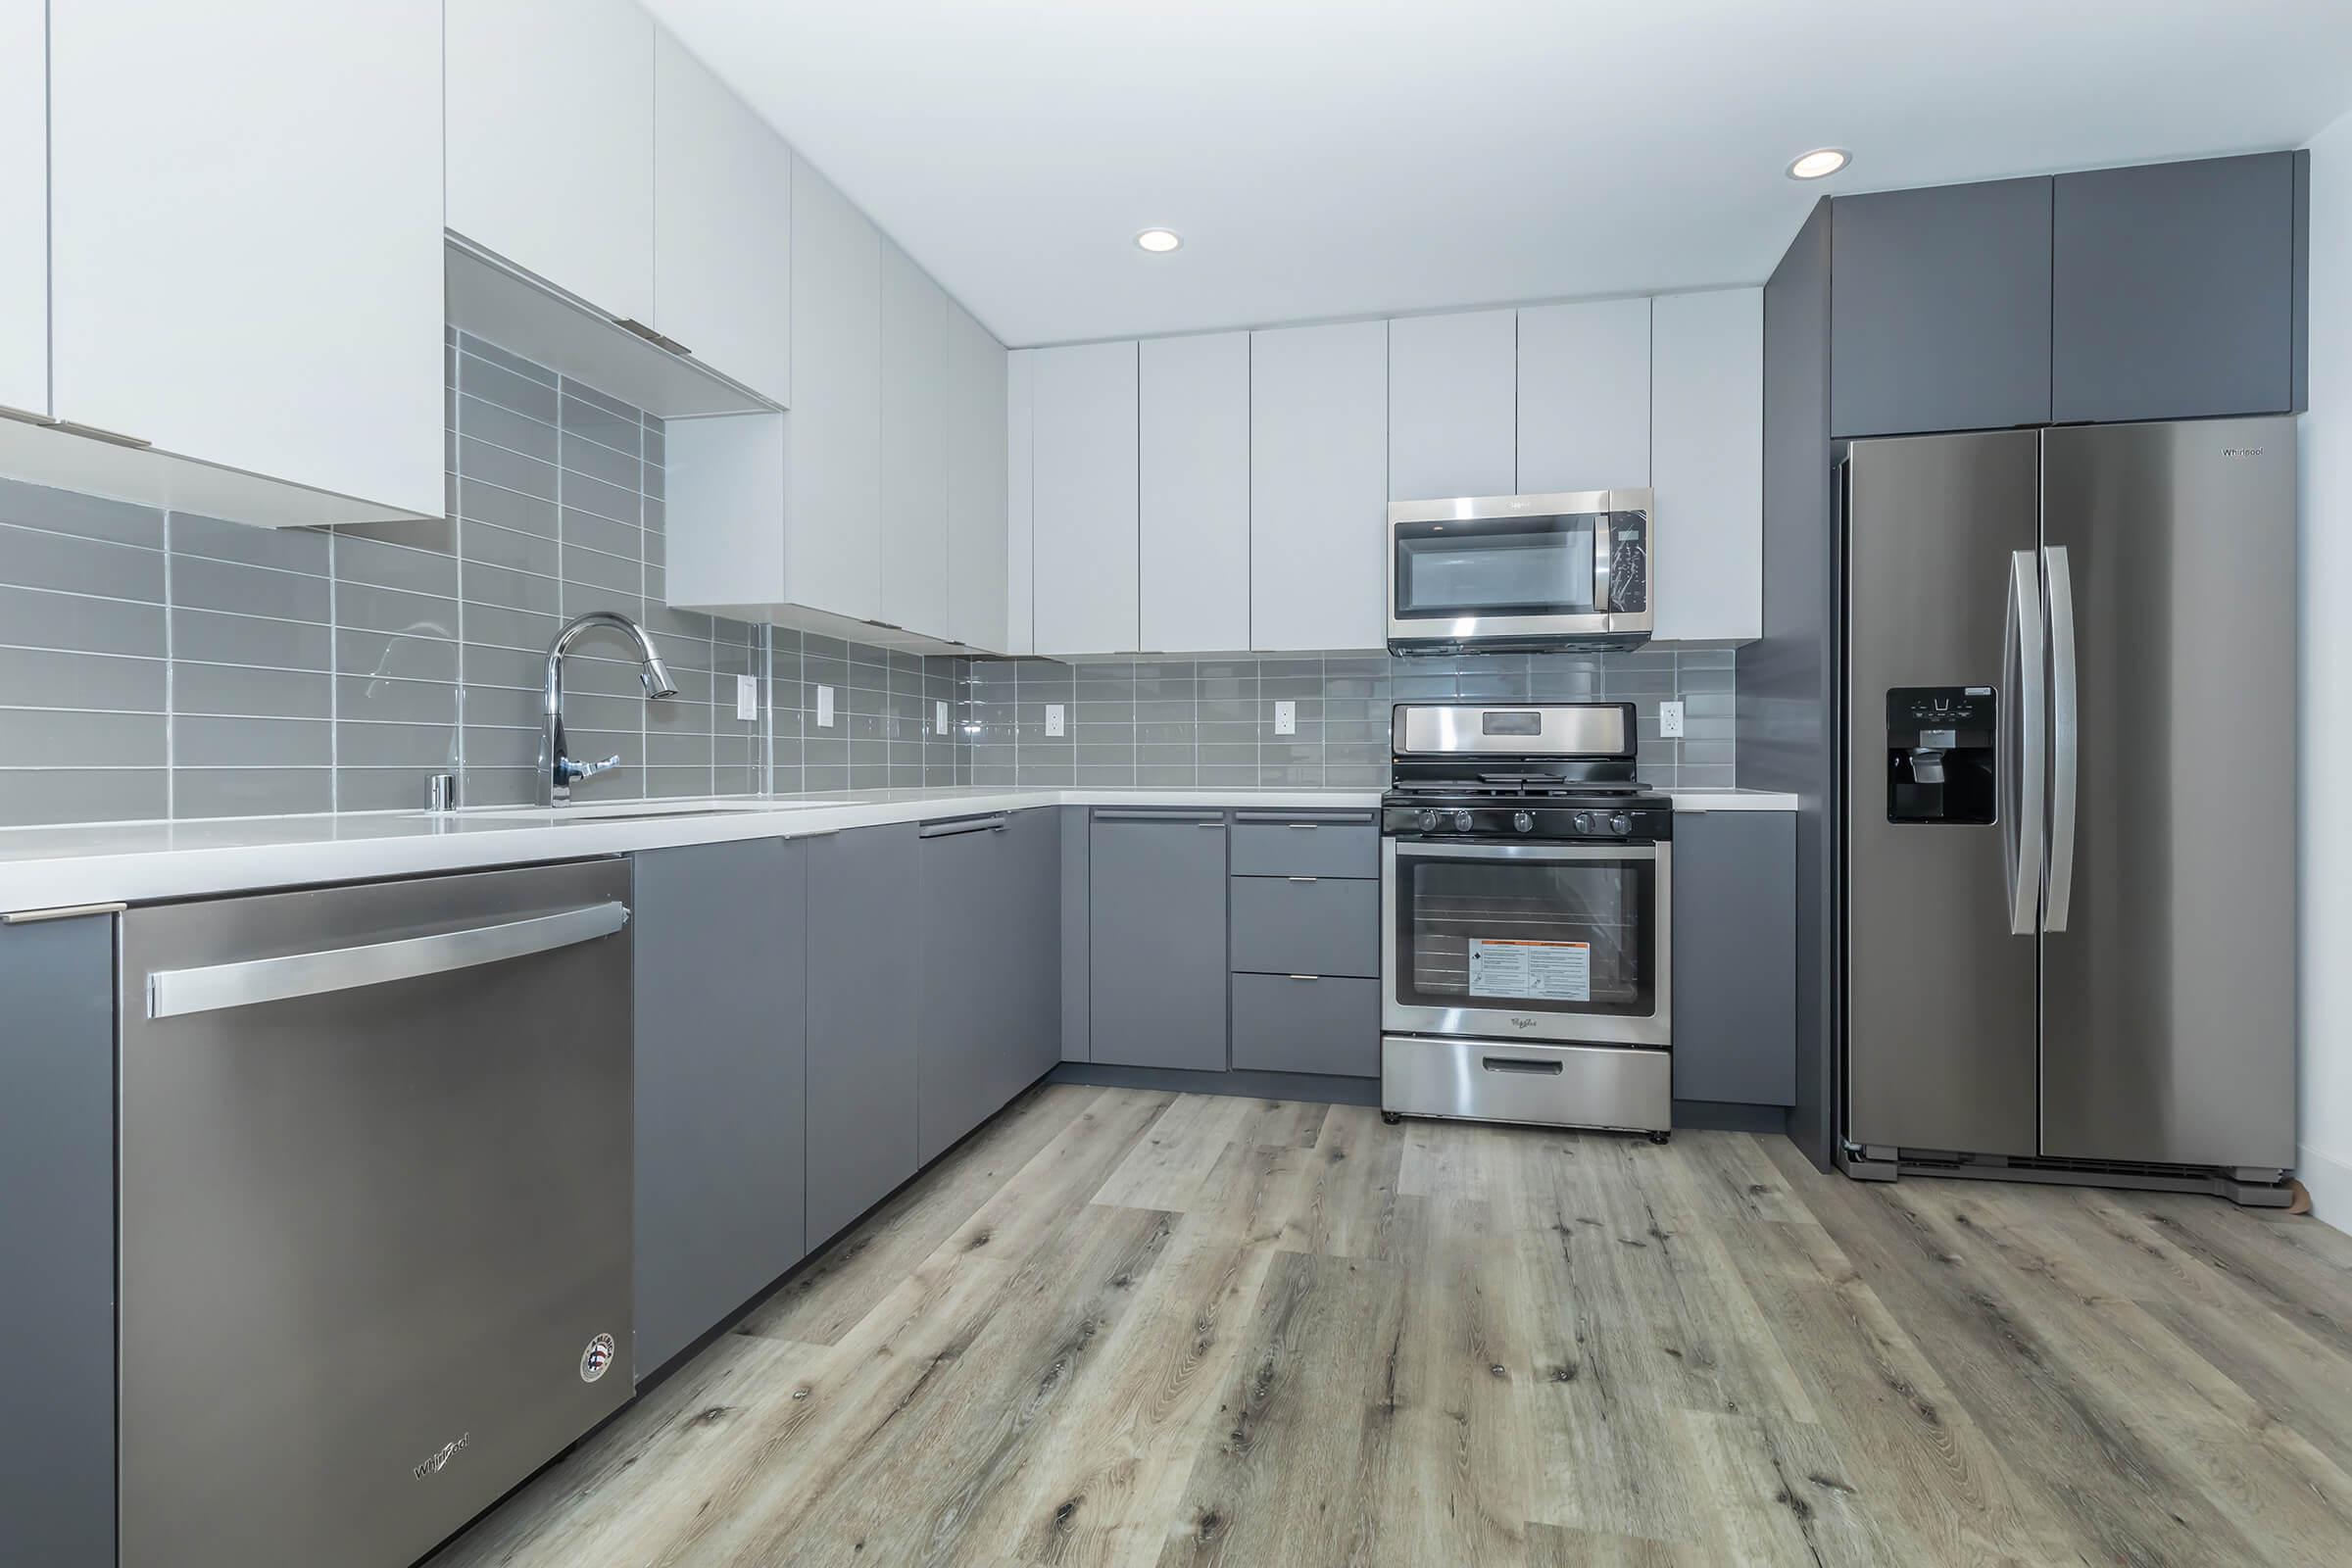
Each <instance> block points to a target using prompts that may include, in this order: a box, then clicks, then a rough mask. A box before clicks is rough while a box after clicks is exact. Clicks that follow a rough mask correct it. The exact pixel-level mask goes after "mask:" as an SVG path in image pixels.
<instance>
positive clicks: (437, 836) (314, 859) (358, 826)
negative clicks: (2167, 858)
mask: <svg viewBox="0 0 2352 1568" xmlns="http://www.w3.org/2000/svg"><path fill="white" fill-rule="evenodd" d="M1666 793H1667V794H1669V795H1671V796H1672V797H1673V800H1674V807H1675V809H1676V810H1678V811H1724V810H1743V811H1758V810H1762V811H1788V810H1794V809H1796V798H1795V797H1794V796H1792V795H1777V794H1770V793H1766V792H1763V791H1756V790H1670V791H1667V792H1666ZM1379 804H1380V793H1379V792H1378V791H1377V790H1297V789H1294V790H1247V789H1193V790H1139V789H1009V788H989V787H966V788H956V789H909V790H862V791H846V792H842V793H838V794H833V795H824V796H790V795H780V796H772V797H761V798H745V797H740V796H738V797H733V798H730V799H727V800H724V801H646V802H631V803H612V804H609V805H594V806H588V807H582V808H574V809H568V810H565V811H548V810H540V809H529V808H490V809H479V810H464V811H458V812H454V813H450V814H447V815H440V816H430V815H426V814H425V813H423V812H411V811H368V812H352V813H348V814H342V815H320V816H258V817H235V818H228V819H224V820H218V821H202V822H119V823H101V824H94V825H90V826H78V827H22V828H0V913H19V912H25V911H29V910H42V909H58V908H70V907H79V906H83V905H112V904H140V903H151V902H155V901H158V900H164V899H187V898H201V897H205V896H208V895H215V894H225V893H246V892H253V891H256V890H258V889H263V888H278V887H295V886H301V885H305V884H311V883H321V882H351V881H359V880H364V879H367V878H372V877H392V876H414V875H419V874H425V873H430V872H436V871H460V870H468V869H473V868H476V867H483V866H493V865H519V864H524V863H528V862H531V861H539V860H568V859H577V858H581V857H584V856H592V855H624V854H627V853H629V852H631V851H635V850H655V849H668V848H671V847H674V846H677V845H682V844H720V843H726V842H728V841H730V840H736V839H761V838H795V837H805V836H808V835H810V834H816V833H833V832H839V831H840V830H841V829H843V828H852V827H871V826H874V825H876V824H878V823H883V822H914V821H936V820H940V819H942V818H946V817H952V816H965V815H979V814H985V813H987V812H991V811H1015V810H1023V809H1029V808H1031V807H1041V806H1160V807H1194V808H1202V807H1217V808H1228V809H1241V810H1248V809H1277V810H1298V809H1322V810H1340V809H1354V810H1363V809H1370V808H1373V807H1377V806H1378V805H1379ZM712 807H717V808H722V809H715V810H709V811H707V812H706V811H705V809H706V808H712ZM591 812H593V813H596V814H594V815H591V814H589V813H591ZM680 813H689V814H680Z"/></svg>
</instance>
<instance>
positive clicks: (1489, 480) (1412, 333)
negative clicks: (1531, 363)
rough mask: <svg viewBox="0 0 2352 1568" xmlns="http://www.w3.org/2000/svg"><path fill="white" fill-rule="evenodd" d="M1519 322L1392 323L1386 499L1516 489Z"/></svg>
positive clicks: (1493, 316)
mask: <svg viewBox="0 0 2352 1568" xmlns="http://www.w3.org/2000/svg"><path fill="white" fill-rule="evenodd" d="M1518 367H1519V315H1518V313H1517V312H1516V311H1474V312H1471V313H1469V314H1466V315H1461V316H1412V317H1401V318H1399V319H1397V320H1394V321H1391V322H1390V323H1389V499H1390V500H1391V501H1442V500H1445V499H1446V498H1448V497H1452V496H1507V495H1510V494H1511V493H1512V489H1513V486H1514V485H1516V484H1517V482H1518V480H1517V477H1516V475H1517V468H1518V429H1517V412H1516V411H1517V407H1518V400H1519V389H1518V386H1517V385H1516V381H1517V377H1518V373H1519V368H1518Z"/></svg>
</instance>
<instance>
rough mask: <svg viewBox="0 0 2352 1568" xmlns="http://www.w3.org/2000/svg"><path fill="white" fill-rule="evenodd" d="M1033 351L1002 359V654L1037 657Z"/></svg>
mask: <svg viewBox="0 0 2352 1568" xmlns="http://www.w3.org/2000/svg"><path fill="white" fill-rule="evenodd" d="M1040 352H1041V351H1040V350H1037V349H1023V350H1020V351H1018V352H1013V353H1007V354H1006V355H1005V650H1004V651H1005V653H1008V654H1033V653H1035V652H1037V577H1036V563H1037V551H1036V548H1035V546H1036V530H1037V483H1036V474H1037V441H1036V430H1037V356H1038V354H1039V353H1040Z"/></svg>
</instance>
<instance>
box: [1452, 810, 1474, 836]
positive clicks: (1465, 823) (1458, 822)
mask: <svg viewBox="0 0 2352 1568" xmlns="http://www.w3.org/2000/svg"><path fill="white" fill-rule="evenodd" d="M1453 830H1454V831H1455V832H1456V833H1467V832H1469V831H1470V813H1469V812H1468V811H1456V812H1454V813H1453Z"/></svg>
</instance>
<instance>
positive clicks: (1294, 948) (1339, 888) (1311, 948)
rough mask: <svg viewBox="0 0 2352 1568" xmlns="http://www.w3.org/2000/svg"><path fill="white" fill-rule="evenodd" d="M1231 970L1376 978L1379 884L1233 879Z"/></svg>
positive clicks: (1323, 879) (1311, 879)
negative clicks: (1232, 968) (1232, 967)
mask: <svg viewBox="0 0 2352 1568" xmlns="http://www.w3.org/2000/svg"><path fill="white" fill-rule="evenodd" d="M1233 966H1234V968H1236V969H1248V970H1253V971H1255V972H1257V973H1260V974H1336V975H1357V976H1364V977H1371V978H1377V977H1378V976H1379V974H1380V884H1379V883H1378V882H1374V881H1364V880H1361V879H1358V878H1352V877H1348V878H1340V877H1311V876H1293V877H1281V876H1237V877H1235V878H1234V879H1233Z"/></svg>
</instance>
